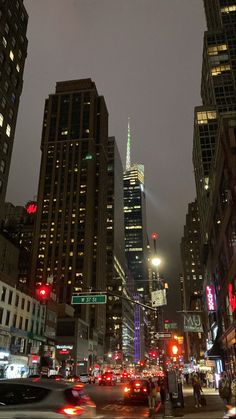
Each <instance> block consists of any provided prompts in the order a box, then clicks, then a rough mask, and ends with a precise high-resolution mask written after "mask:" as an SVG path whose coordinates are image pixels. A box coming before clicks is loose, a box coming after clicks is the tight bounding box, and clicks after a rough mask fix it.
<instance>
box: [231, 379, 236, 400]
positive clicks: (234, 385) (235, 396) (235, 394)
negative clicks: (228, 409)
mask: <svg viewBox="0 0 236 419" xmlns="http://www.w3.org/2000/svg"><path fill="white" fill-rule="evenodd" d="M230 393H231V394H230V404H231V405H232V406H236V374H234V376H233V379H232V381H231V386H230Z"/></svg>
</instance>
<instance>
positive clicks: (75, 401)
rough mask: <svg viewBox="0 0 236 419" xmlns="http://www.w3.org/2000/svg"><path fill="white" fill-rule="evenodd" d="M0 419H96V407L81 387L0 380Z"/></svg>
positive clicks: (35, 379)
mask: <svg viewBox="0 0 236 419" xmlns="http://www.w3.org/2000/svg"><path fill="white" fill-rule="evenodd" d="M0 417H1V418H4V419H23V418H24V419H66V418H67V419H68V417H73V418H74V419H92V418H95V417H96V406H95V404H94V403H93V402H92V401H91V399H90V398H89V397H88V396H87V395H86V394H85V392H84V390H83V385H81V384H74V383H67V382H64V381H60V382H57V381H54V380H52V381H51V380H48V379H40V378H33V379H28V378H22V379H21V378H19V379H10V380H1V381H0Z"/></svg>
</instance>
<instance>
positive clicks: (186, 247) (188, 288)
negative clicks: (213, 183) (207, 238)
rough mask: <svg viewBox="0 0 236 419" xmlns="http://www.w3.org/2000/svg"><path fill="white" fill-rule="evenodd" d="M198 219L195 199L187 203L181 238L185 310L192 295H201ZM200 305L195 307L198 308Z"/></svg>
mask: <svg viewBox="0 0 236 419" xmlns="http://www.w3.org/2000/svg"><path fill="white" fill-rule="evenodd" d="M199 221H200V219H199V214H198V207H197V202H196V200H195V201H194V202H191V203H190V204H188V213H187V215H186V223H185V226H184V235H183V237H182V240H181V259H182V266H183V295H184V306H185V310H189V309H190V308H192V309H193V307H191V305H192V300H193V296H200V297H201V296H202V287H203V265H202V264H201V257H200V222H199ZM200 308H201V306H200V307H195V309H198V310H200Z"/></svg>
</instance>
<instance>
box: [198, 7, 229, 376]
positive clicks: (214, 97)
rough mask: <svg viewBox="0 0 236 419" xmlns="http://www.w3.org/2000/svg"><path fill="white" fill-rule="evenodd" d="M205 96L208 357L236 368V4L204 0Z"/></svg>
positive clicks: (201, 161) (201, 147)
mask: <svg viewBox="0 0 236 419" xmlns="http://www.w3.org/2000/svg"><path fill="white" fill-rule="evenodd" d="M204 6H205V12H206V19H207V27H208V30H207V32H205V34H204V47H203V65H202V84H201V96H202V102H203V106H201V107H197V108H196V109H195V121H194V142H193V164H194V172H195V182H196V190H197V204H198V209H199V217H200V226H201V261H202V263H203V264H204V284H203V295H205V293H206V287H207V286H208V285H210V286H212V287H213V288H212V289H213V290H214V294H215V297H216V308H215V310H212V309H211V310H210V309H209V306H207V298H205V309H206V313H207V323H206V327H207V348H208V352H207V355H208V357H210V358H211V357H212V358H213V359H214V361H215V368H216V371H217V372H220V371H221V369H222V363H221V362H223V368H226V369H227V370H228V372H229V373H230V374H231V373H233V371H235V364H236V356H235V343H234V342H235V321H236V319H235V315H236V309H235V307H234V294H235V291H236V283H235V277H236V270H235V269H236V268H235V234H236V227H235V213H236V210H235V190H236V180H235V179H236V178H235V149H236V145H235V126H236V116H235V110H236V48H235V45H236V4H235V1H233V0H204Z"/></svg>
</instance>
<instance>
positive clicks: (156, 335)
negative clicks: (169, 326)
mask: <svg viewBox="0 0 236 419" xmlns="http://www.w3.org/2000/svg"><path fill="white" fill-rule="evenodd" d="M153 337H154V339H171V338H172V333H169V332H157V333H154V335H153Z"/></svg>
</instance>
